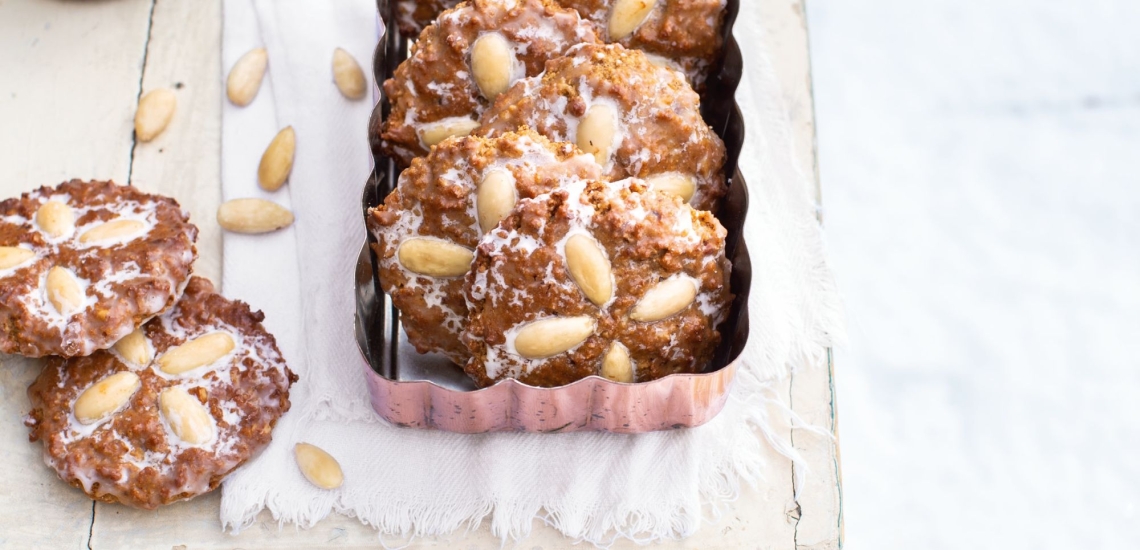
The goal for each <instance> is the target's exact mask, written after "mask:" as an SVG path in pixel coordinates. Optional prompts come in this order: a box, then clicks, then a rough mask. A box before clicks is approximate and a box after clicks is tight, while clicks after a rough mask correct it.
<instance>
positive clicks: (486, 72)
mask: <svg viewBox="0 0 1140 550" xmlns="http://www.w3.org/2000/svg"><path fill="white" fill-rule="evenodd" d="M515 63H516V60H515V51H514V48H512V47H511V44H510V42H508V41H507V39H506V38H504V37H503V35H502V34H499V33H497V32H489V33H487V34H484V35H483V36H480V37H479V38H478V39H476V40H475V43H474V44H472V45H471V75H472V76H473V77H474V78H475V84H476V85H478V86H479V91H480V92H482V93H483V97H485V98H487V99H488V100H494V99H495V98H496V97H498V96H499V94H501V93H503V92H505V91H507V88H509V87H510V86H511V77H512V76H513V73H514V67H515Z"/></svg>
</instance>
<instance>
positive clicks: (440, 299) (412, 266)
mask: <svg viewBox="0 0 1140 550" xmlns="http://www.w3.org/2000/svg"><path fill="white" fill-rule="evenodd" d="M600 172H601V171H600V169H599V168H598V166H597V164H595V163H594V161H593V160H592V159H591V157H589V156H588V155H584V154H582V152H581V151H579V150H578V149H577V148H575V147H574V146H573V145H570V144H568V143H551V142H550V141H549V140H547V139H546V138H544V137H542V136H540V135H538V134H535V133H533V132H529V131H526V130H524V131H521V132H518V133H514V132H510V133H506V134H503V135H502V136H500V137H497V138H493V139H488V138H478V137H473V136H467V137H457V138H451V139H448V140H446V141H444V142H443V143H441V144H439V145H438V146H437V147H435V148H434V149H433V150H432V153H431V154H430V155H428V156H427V157H424V158H418V159H415V161H414V162H412V166H411V167H410V168H408V169H407V170H404V172H403V174H401V175H400V182H399V185H398V186H397V187H396V189H395V190H394V191H392V193H391V194H389V195H388V197H387V198H386V199H385V201H384V204H383V205H381V206H379V207H377V208H373V209H372V210H371V211H370V212H369V214H370V217H369V227H370V229H371V230H372V233H373V234H374V235H375V237H376V240H377V243H376V244H375V245H374V247H375V252H376V258H377V263H378V268H379V272H380V285H381V287H382V288H383V290H384V292H386V293H388V294H389V295H390V296H391V297H392V301H393V303H395V305H396V307H397V308H399V310H400V319H401V321H402V323H403V327H404V330H405V331H406V332H407V334H408V340H409V341H410V342H411V343H412V344H414V345H415V346H416V349H417V350H419V351H420V352H421V353H427V352H440V353H443V354H445V355H447V356H448V357H449V358H450V359H451V360H453V361H455V362H456V363H458V364H460V365H462V364H464V363H465V362H466V361H467V358H468V357H469V355H468V352H467V348H466V347H465V346H464V345H463V343H462V342H461V341H460V340H459V333H460V332H462V330H463V328H464V327H465V326H466V318H467V307H466V303H465V302H464V297H463V276H464V275H466V274H467V270H468V268H469V267H470V264H471V259H472V257H473V254H474V251H475V246H476V245H477V244H478V243H479V239H480V237H481V236H482V235H483V234H484V233H486V232H487V231H490V230H492V229H494V227H495V226H497V225H498V223H499V221H500V220H501V219H502V218H503V217H504V216H506V215H507V214H508V213H509V212H510V210H511V208H513V207H514V205H515V203H516V202H517V201H518V200H520V199H525V198H533V197H536V196H538V195H541V194H543V193H548V192H550V191H552V190H554V189H556V188H558V187H559V186H560V185H564V184H565V183H566V182H571V181H578V180H581V179H585V178H589V179H593V178H597V177H599V175H600Z"/></svg>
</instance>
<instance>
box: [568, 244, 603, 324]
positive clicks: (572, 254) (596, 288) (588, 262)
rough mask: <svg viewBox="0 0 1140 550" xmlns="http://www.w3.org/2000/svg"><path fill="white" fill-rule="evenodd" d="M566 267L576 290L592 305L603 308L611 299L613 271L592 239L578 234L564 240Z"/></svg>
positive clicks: (599, 247)
mask: <svg viewBox="0 0 1140 550" xmlns="http://www.w3.org/2000/svg"><path fill="white" fill-rule="evenodd" d="M566 267H567V268H568V269H569V270H570V276H571V277H573V278H574V282H575V283H578V288H580V289H582V293H583V294H585V295H586V298H589V300H590V301H591V302H593V303H594V305H596V306H603V305H605V304H606V303H607V302H609V301H610V299H611V298H613V296H614V277H613V269H612V268H611V267H610V260H609V258H607V257H606V254H605V252H603V251H602V247H601V245H599V244H598V241H596V240H594V238H593V237H590V236H589V235H583V234H581V233H578V234H575V235H571V236H570V238H569V239H566Z"/></svg>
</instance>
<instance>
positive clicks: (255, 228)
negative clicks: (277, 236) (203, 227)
mask: <svg viewBox="0 0 1140 550" xmlns="http://www.w3.org/2000/svg"><path fill="white" fill-rule="evenodd" d="M292 223H293V213H292V212H290V211H289V210H287V209H286V208H285V207H284V206H281V205H279V204H277V203H274V202H270V201H267V200H262V199H234V200H232V201H226V202H224V203H222V205H221V206H219V207H218V225H221V226H222V228H223V229H225V230H226V231H233V232H234V233H268V232H270V231H277V230H278V229H281V228H283V227H288V226H289V225H290V224H292Z"/></svg>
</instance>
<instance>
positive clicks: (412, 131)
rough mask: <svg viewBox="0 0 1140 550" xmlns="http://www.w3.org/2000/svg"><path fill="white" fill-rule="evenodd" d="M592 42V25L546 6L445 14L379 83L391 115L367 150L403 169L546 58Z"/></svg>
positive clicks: (464, 129)
mask: <svg viewBox="0 0 1140 550" xmlns="http://www.w3.org/2000/svg"><path fill="white" fill-rule="evenodd" d="M598 41H599V40H598V37H597V34H596V33H595V31H594V25H593V24H592V23H590V22H589V21H585V20H583V19H582V18H581V17H580V16H579V15H578V12H576V11H574V10H572V9H566V8H561V7H559V6H558V5H556V4H555V3H554V2H553V1H552V0H472V1H471V2H467V3H465V4H462V5H460V6H459V7H457V8H455V9H452V10H448V11H446V12H444V13H442V14H441V15H440V16H439V19H438V20H437V21H436V22H435V23H434V24H432V25H431V26H429V27H428V28H426V29H425V30H424V32H423V33H422V34H421V35H420V38H419V40H418V41H417V42H416V43H415V46H413V48H412V52H411V56H410V57H409V58H408V59H407V60H405V61H404V62H403V63H401V64H400V66H399V67H397V68H396V72H395V74H394V75H393V77H392V78H390V79H388V81H386V82H385V83H384V93H385V96H386V97H387V99H388V101H389V103H390V104H391V107H392V109H391V112H390V114H389V115H388V117H387V118H386V119H385V120H384V121H383V122H382V123H381V125H380V127H379V128H373V130H372V137H373V140H374V144H375V145H376V146H378V147H379V149H380V150H382V151H383V152H384V153H385V154H387V155H388V156H390V157H392V158H394V159H396V160H397V161H399V162H400V163H401V164H403V165H407V164H408V163H410V162H411V160H412V158H415V157H419V156H423V155H425V154H427V152H428V150H429V149H430V148H431V146H432V145H435V144H436V143H439V142H440V141H443V140H444V139H445V138H447V137H450V136H454V135H467V134H468V133H470V132H471V131H472V130H473V129H474V128H475V126H476V125H477V121H478V119H479V115H480V114H482V112H483V111H484V110H485V109H486V108H487V106H488V105H490V104H491V102H492V101H494V99H495V98H496V97H497V96H498V95H499V94H501V93H502V92H504V91H505V90H506V89H507V88H508V87H510V85H511V84H513V83H514V82H515V81H517V80H519V79H521V78H524V77H526V76H533V75H536V74H539V73H540V72H542V70H543V68H544V67H545V64H546V61H547V60H549V59H551V58H555V57H559V56H561V55H563V54H565V52H566V51H567V50H568V49H569V48H571V47H572V46H574V45H576V44H580V43H597V42H598ZM377 139H378V140H379V141H378V143H376V140H377Z"/></svg>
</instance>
